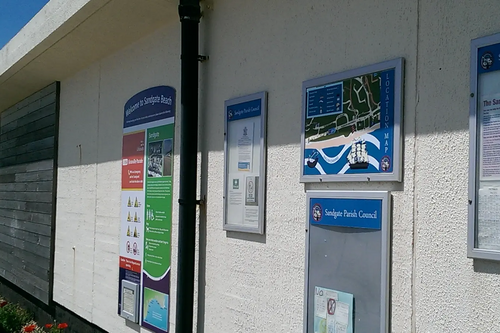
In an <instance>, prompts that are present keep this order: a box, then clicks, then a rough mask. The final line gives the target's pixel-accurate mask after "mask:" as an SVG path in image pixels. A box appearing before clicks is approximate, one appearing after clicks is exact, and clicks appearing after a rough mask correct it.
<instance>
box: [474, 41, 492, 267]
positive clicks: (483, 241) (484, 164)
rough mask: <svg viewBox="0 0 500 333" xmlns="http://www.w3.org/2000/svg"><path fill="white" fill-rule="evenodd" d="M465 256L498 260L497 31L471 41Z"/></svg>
mask: <svg viewBox="0 0 500 333" xmlns="http://www.w3.org/2000/svg"><path fill="white" fill-rule="evenodd" d="M470 96H471V98H470V159H469V163H470V167H469V170H470V174H469V230H468V256H469V257H472V258H480V259H490V260H500V34H497V35H493V36H487V37H482V38H478V39H475V40H473V41H472V43H471V94H470Z"/></svg>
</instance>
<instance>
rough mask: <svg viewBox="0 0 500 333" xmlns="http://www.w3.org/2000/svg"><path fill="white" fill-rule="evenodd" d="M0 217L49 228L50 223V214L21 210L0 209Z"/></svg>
mask: <svg viewBox="0 0 500 333" xmlns="http://www.w3.org/2000/svg"><path fill="white" fill-rule="evenodd" d="M0 216H2V217H6V218H10V219H13V220H20V221H27V222H35V223H38V224H44V225H48V226H50V225H51V224H52V223H51V221H52V216H51V214H41V213H31V212H25V211H21V210H11V209H0Z"/></svg>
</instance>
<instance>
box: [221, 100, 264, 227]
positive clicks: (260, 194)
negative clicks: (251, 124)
mask: <svg viewBox="0 0 500 333" xmlns="http://www.w3.org/2000/svg"><path fill="white" fill-rule="evenodd" d="M256 101H259V103H258V104H259V105H260V110H259V112H258V115H252V116H251V117H250V118H257V117H260V118H259V129H260V137H259V138H258V147H259V154H258V155H259V157H260V164H259V166H258V167H257V168H256V169H257V171H258V172H257V174H258V177H259V181H258V183H257V186H258V189H257V191H256V192H257V195H258V200H257V206H258V210H259V211H258V223H257V226H255V227H251V226H245V225H239V224H234V223H231V221H230V218H231V217H230V216H229V215H230V214H228V207H229V204H228V199H229V198H228V195H229V193H228V192H229V191H228V184H229V180H228V177H229V153H230V147H229V142H228V141H229V126H230V122H229V121H228V118H229V112H230V110H229V108H230V107H234V106H238V105H241V104H244V103H248V102H256ZM266 171H267V91H261V92H257V93H253V94H250V95H246V96H242V97H236V98H232V99H229V100H226V101H224V197H223V199H224V202H223V209H224V212H223V230H224V231H237V232H247V233H255V234H261V235H262V234H264V232H265V218H266V215H265V210H266V183H267V177H266ZM254 173H255V172H254Z"/></svg>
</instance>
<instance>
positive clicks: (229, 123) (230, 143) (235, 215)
mask: <svg viewBox="0 0 500 333" xmlns="http://www.w3.org/2000/svg"><path fill="white" fill-rule="evenodd" d="M266 101H267V93H266V92H260V93H256V94H252V95H247V96H243V97H238V98H234V99H230V100H227V101H225V103H224V108H225V121H224V124H225V126H224V139H225V140H224V230H227V231H239V232H250V233H257V234H263V233H264V205H265V194H266V191H265V187H266V107H267V102H266Z"/></svg>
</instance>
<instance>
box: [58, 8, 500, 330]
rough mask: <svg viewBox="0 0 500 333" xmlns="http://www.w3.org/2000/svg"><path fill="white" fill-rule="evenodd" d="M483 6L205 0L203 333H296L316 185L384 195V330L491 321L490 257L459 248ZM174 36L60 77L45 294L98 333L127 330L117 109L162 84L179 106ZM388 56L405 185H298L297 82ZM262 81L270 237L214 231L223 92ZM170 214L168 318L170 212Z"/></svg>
mask: <svg viewBox="0 0 500 333" xmlns="http://www.w3.org/2000/svg"><path fill="white" fill-rule="evenodd" d="M495 5H496V2H495V1H492V0H481V1H478V2H474V3H472V2H467V1H458V2H457V1H451V0H443V1H440V2H436V1H431V0H420V1H413V0H403V1H398V0H390V1H385V2H382V1H378V2H368V1H362V0H352V1H348V2H346V1H331V0H314V1H307V2H305V1H303V0H292V1H284V0H281V1H272V2H270V1H264V0H255V1H244V0H220V1H219V0H217V1H213V2H210V9H206V10H205V13H204V18H203V19H202V23H201V25H200V28H201V52H200V53H201V54H207V55H209V56H210V60H209V61H207V62H204V63H202V64H201V65H200V87H201V88H200V89H201V93H200V112H201V113H202V114H201V121H202V126H201V128H202V130H201V138H200V139H201V140H200V149H201V150H202V153H201V154H200V156H201V157H200V158H202V157H203V158H206V159H204V160H203V162H202V163H201V165H202V168H201V171H200V173H201V174H202V175H203V177H202V180H201V188H202V190H201V191H202V192H203V193H205V194H206V196H207V197H206V198H207V207H206V216H202V217H203V218H201V219H200V221H201V223H203V224H204V223H205V222H206V249H205V251H206V272H205V274H204V275H203V274H202V275H201V276H202V278H201V281H202V282H201V283H202V284H204V285H205V295H204V303H205V304H204V308H202V309H201V312H202V313H204V324H202V326H204V332H206V333H219V332H222V333H225V332H245V333H247V332H255V333H261V332H284V333H285V332H286V333H288V332H302V327H303V299H304V255H305V248H304V244H305V231H304V229H305V215H306V201H305V192H304V190H305V189H325V188H329V189H352V190H356V189H368V190H373V189H387V190H391V191H392V195H393V206H394V209H393V212H392V214H393V237H392V247H393V248H392V290H391V297H392V314H391V324H392V332H395V333H409V332H421V333H436V332H438V333H441V332H443V333H445V332H450V333H451V332H456V331H460V332H475V331H477V332H497V331H500V323H499V322H498V320H496V319H497V318H498V317H499V315H500V304H498V302H496V300H497V299H498V298H499V297H500V290H498V288H497V286H498V285H500V265H498V264H495V263H488V262H484V261H476V262H474V261H473V260H471V259H467V257H466V226H467V181H468V177H467V170H468V102H469V101H468V98H469V97H468V96H469V93H470V92H469V45H470V40H471V39H472V38H475V37H478V36H482V35H486V34H489V33H493V32H497V31H500V23H499V22H498V20H497V19H496V15H495V11H493V10H491V9H492V8H495ZM179 36H180V35H179V24H178V23H177V22H176V23H174V24H172V25H169V26H166V27H164V28H162V29H161V30H160V31H157V32H156V33H154V34H153V35H151V36H147V37H145V38H143V39H142V40H141V41H139V42H137V43H135V44H133V45H131V46H130V47H128V48H126V49H124V50H122V51H120V52H118V53H116V54H114V55H112V56H110V57H108V58H106V59H104V60H102V61H100V62H98V63H95V64H93V65H92V66H90V67H88V68H87V69H85V70H83V71H81V72H79V73H78V74H76V75H74V76H73V77H71V78H69V79H67V80H65V81H63V82H62V84H61V87H62V89H61V96H62V97H61V125H60V139H59V142H60V143H59V144H60V147H59V175H58V202H57V229H56V258H55V259H56V267H55V290H54V297H55V300H56V301H57V302H59V303H61V304H62V305H64V306H66V307H68V308H69V309H71V310H73V311H75V312H77V313H78V314H79V315H81V316H83V317H85V318H86V319H88V320H90V321H92V322H94V323H96V324H97V325H99V326H101V327H103V328H104V329H106V330H108V331H110V332H128V331H130V332H132V331H133V330H132V329H131V328H129V327H127V326H126V325H125V322H124V320H123V319H121V318H120V317H118V315H117V314H116V308H117V288H118V281H117V279H118V240H119V225H120V224H119V214H120V211H119V207H120V179H121V178H120V172H121V165H120V162H119V160H120V158H121V138H122V108H123V104H124V103H125V101H126V100H127V99H128V98H129V97H130V96H132V95H134V94H135V93H137V92H138V91H140V90H142V89H145V88H148V87H151V86H154V85H159V84H167V85H171V86H173V87H175V88H176V89H177V91H178V96H177V97H178V98H177V105H178V106H179V105H180V92H179V89H180V84H179V78H180V72H179V67H180V61H179V52H180V51H179V50H180V45H179ZM397 57H404V58H405V60H406V66H405V72H406V73H405V93H404V99H405V108H404V132H405V137H404V149H405V153H404V155H403V156H404V181H403V182H402V183H401V184H387V183H385V184H384V183H370V184H366V183H363V184H333V185H324V184H315V185H307V186H304V185H302V184H300V183H299V173H300V169H299V166H300V163H299V159H300V142H299V140H300V131H301V128H300V123H301V120H300V117H301V85H302V81H304V80H307V79H310V78H314V77H318V76H322V75H326V74H331V73H335V72H339V71H344V70H347V69H352V68H355V67H359V66H364V65H369V64H373V63H376V62H380V61H384V60H389V59H393V58H397ZM262 90H266V91H268V93H269V103H268V164H267V167H268V171H267V172H268V176H267V177H268V183H267V216H266V217H267V223H266V234H265V236H253V235H246V234H241V233H234V232H228V233H226V232H224V231H223V230H222V203H223V201H222V193H223V159H224V156H223V139H224V137H223V123H224V122H223V117H224V116H223V104H224V100H226V99H229V98H233V97H237V96H242V95H245V94H249V93H253V92H257V91H262ZM177 110H178V111H179V107H178V108H177ZM179 120H180V118H177V121H179ZM176 134H177V136H176V139H177V141H176V149H177V148H178V144H179V140H178V139H179V136H178V134H179V132H178V131H177V133H176ZM79 145H81V147H80V146H79ZM437 147H440V150H439V151H440V155H437V154H436V149H437ZM441 148H442V149H441ZM176 151H177V152H178V149H177V150H176ZM175 164H176V167H175V171H174V172H175V177H176V178H177V177H178V173H179V168H178V158H176V159H175ZM177 188H178V183H177V182H176V183H175V189H174V207H176V199H177V193H178V192H177ZM173 222H174V230H173V232H174V234H173V263H172V268H173V270H172V273H173V280H172V287H173V290H172V296H173V297H172V299H171V305H172V309H171V312H170V313H171V322H173V321H174V320H175V291H176V289H175V286H176V281H175V276H176V261H175V258H176V244H177V233H176V231H177V228H176V225H177V212H176V210H175V209H174V216H173ZM73 246H75V249H74V250H73V249H72V247H73ZM201 250H202V253H203V252H204V250H203V249H201ZM203 281H205V283H203ZM202 298H203V296H202ZM195 300H196V298H195ZM202 303H203V302H202ZM284 305H286V306H284ZM195 313H196V311H195ZM200 320H202V319H201V318H200ZM171 327H173V325H172V326H171Z"/></svg>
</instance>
